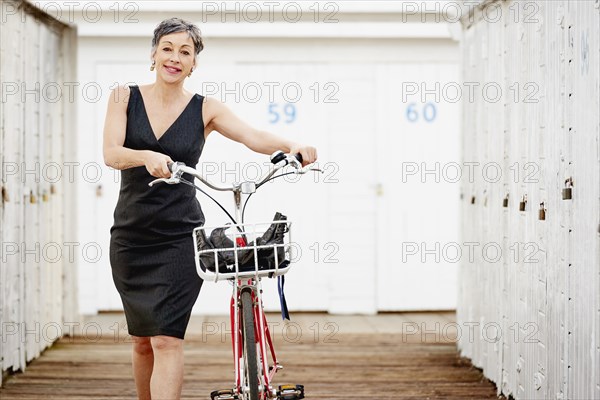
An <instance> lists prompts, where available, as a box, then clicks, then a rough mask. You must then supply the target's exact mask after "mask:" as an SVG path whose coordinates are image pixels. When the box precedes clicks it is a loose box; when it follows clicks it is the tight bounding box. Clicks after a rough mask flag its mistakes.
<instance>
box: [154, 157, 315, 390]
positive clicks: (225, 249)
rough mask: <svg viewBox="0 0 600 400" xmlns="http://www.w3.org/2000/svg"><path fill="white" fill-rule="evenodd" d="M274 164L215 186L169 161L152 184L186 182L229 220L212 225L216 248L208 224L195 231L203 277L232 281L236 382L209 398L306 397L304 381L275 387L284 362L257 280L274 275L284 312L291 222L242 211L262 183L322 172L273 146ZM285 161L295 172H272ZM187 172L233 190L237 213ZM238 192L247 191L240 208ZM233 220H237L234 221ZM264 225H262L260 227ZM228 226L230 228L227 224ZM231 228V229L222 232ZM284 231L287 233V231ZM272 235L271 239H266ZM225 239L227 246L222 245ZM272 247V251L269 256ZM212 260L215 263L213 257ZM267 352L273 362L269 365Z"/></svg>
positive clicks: (278, 168) (197, 173) (212, 279)
mask: <svg viewBox="0 0 600 400" xmlns="http://www.w3.org/2000/svg"><path fill="white" fill-rule="evenodd" d="M271 162H272V163H273V165H274V167H273V169H272V170H271V171H270V172H269V173H268V174H267V175H266V176H265V177H264V178H263V179H262V180H260V181H259V182H252V181H246V182H242V183H234V184H233V185H232V186H231V187H218V186H215V185H213V184H211V183H210V182H208V181H207V180H206V179H205V178H204V177H203V176H202V175H201V174H200V173H199V172H198V171H197V170H196V169H194V168H191V167H187V166H185V165H184V164H183V163H180V162H175V163H169V170H170V171H171V177H170V178H159V179H155V180H153V181H152V182H150V183H149V185H150V186H152V185H154V184H156V183H158V182H165V183H168V184H178V183H184V184H187V185H190V186H193V187H194V188H195V189H196V190H198V191H200V192H202V193H203V194H205V195H207V196H208V197H209V198H211V199H212V200H213V201H214V202H215V203H217V205H218V206H219V207H220V208H221V209H222V210H223V211H224V212H225V213H226V214H227V216H228V217H229V219H230V220H231V221H232V222H233V224H229V225H224V226H218V227H212V233H211V236H210V237H211V238H212V236H213V235H214V233H215V232H218V233H219V235H218V236H216V237H215V240H214V241H216V239H218V240H219V241H220V242H221V247H215V246H214V244H213V241H211V240H209V239H208V237H207V235H206V229H211V228H209V227H204V226H202V227H197V228H196V229H194V231H193V239H194V247H195V253H196V257H195V259H196V269H197V272H198V275H200V277H201V278H202V279H204V280H205V281H212V282H218V281H223V280H227V281H229V282H230V283H231V284H232V286H233V291H232V297H231V302H230V320H231V326H232V347H233V358H234V364H235V386H234V388H232V389H225V390H215V391H213V392H212V393H211V400H234V399H235V400H266V399H280V400H294V399H302V398H304V386H303V385H279V386H278V388H277V389H275V388H274V387H273V385H272V380H273V378H274V376H275V374H276V373H277V371H278V370H280V369H282V368H283V366H282V365H281V364H280V363H279V362H278V360H277V356H276V354H275V348H274V346H273V340H272V337H271V333H270V332H269V328H268V324H267V319H266V316H265V313H264V309H263V303H262V286H261V279H262V278H264V277H269V278H273V277H277V279H278V289H279V295H280V301H281V307H282V314H283V315H285V314H287V305H286V304H285V297H284V296H283V285H284V275H285V274H286V273H287V272H288V271H289V269H290V268H291V261H292V257H291V251H292V246H291V242H290V236H291V232H290V228H291V222H290V221H288V220H287V219H286V218H285V217H283V216H282V215H281V214H279V213H277V214H276V216H275V218H274V221H269V222H265V223H253V224H246V223H244V212H245V209H246V205H247V203H248V200H249V199H250V197H251V196H252V194H254V193H255V192H256V191H257V189H258V188H260V187H261V186H262V185H264V184H265V183H267V182H269V181H271V180H273V179H276V178H279V177H282V176H285V175H289V174H305V173H306V172H308V171H317V172H322V171H321V170H319V169H316V168H310V166H307V167H304V168H303V167H302V156H301V155H300V154H297V155H285V154H284V153H283V152H282V151H277V152H275V153H273V155H272V156H271ZM286 166H292V167H293V172H286V173H281V174H279V175H275V173H276V172H277V171H279V170H281V169H282V168H284V167H286ZM185 173H187V174H189V175H191V176H193V177H194V178H196V179H198V180H199V181H201V182H202V183H204V184H205V185H206V186H208V187H209V188H211V189H213V190H217V191H231V192H233V197H234V204H235V218H234V217H233V216H232V215H231V214H230V213H229V212H228V211H227V210H226V209H225V208H224V207H223V206H222V205H221V204H220V203H219V202H218V201H217V200H215V199H214V198H213V197H211V196H210V195H209V194H208V193H206V192H205V191H204V190H202V189H201V188H199V187H198V186H196V185H195V184H194V182H193V181H188V180H186V179H184V178H183V177H182V175H183V174H185ZM242 195H247V197H246V201H245V202H244V204H243V207H242ZM237 221H241V223H238V222H237ZM264 226H268V228H266V229H265V230H263V228H262V227H264ZM229 228H232V229H229ZM227 230H229V232H226V231H227ZM286 234H287V236H286ZM265 236H266V237H267V239H269V238H272V237H274V239H273V240H270V241H269V240H265ZM223 242H224V243H225V245H223ZM271 252H272V255H271ZM213 261H214V262H213ZM267 351H269V352H270V355H271V359H272V364H271V365H269V361H268V354H267Z"/></svg>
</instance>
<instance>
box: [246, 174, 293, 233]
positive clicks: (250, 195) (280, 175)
mask: <svg viewBox="0 0 600 400" xmlns="http://www.w3.org/2000/svg"><path fill="white" fill-rule="evenodd" d="M297 173H298V172H296V171H292V172H286V173H285V174H279V175H276V176H272V177H271V178H269V179H267V180H266V181H264V182H263V183H261V184H260V185H258V186H256V189H258V188H259V187H261V186H262V185H264V184H265V183H267V182H269V181H272V180H273V179H276V178H281V177H282V176H285V175H291V174H297ZM254 193H256V192H254ZM254 193H250V194H249V195H248V197H246V201H244V207H242V224H243V223H244V213H245V212H246V205H247V204H248V200H250V197H252V195H253V194H254Z"/></svg>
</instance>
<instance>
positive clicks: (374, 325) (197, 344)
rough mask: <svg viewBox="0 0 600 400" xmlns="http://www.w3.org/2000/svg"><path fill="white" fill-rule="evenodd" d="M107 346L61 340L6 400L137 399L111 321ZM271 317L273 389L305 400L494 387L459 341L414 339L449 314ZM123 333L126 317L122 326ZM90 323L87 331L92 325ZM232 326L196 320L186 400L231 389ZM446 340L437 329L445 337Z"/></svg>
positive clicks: (10, 388)
mask: <svg viewBox="0 0 600 400" xmlns="http://www.w3.org/2000/svg"><path fill="white" fill-rule="evenodd" d="M95 318H96V319H95V320H94V322H93V323H94V324H96V325H95V327H97V326H101V329H102V332H103V333H104V336H103V337H102V338H101V339H96V338H94V336H95V332H96V329H93V330H89V329H88V335H82V336H75V337H73V338H69V337H65V338H63V339H62V340H60V341H59V342H58V343H56V344H55V345H54V346H52V347H51V348H50V349H48V350H46V351H45V352H44V354H43V355H42V357H40V358H39V359H37V360H34V361H33V362H32V363H31V364H30V365H29V366H28V367H27V370H26V372H25V373H17V374H14V375H13V376H10V377H9V379H8V380H7V381H6V382H5V385H4V387H3V388H2V389H0V399H2V400H9V399H36V400H37V399H64V400H75V399H113V400H116V399H133V398H135V391H134V388H133V381H132V374H131V367H130V346H131V344H130V343H129V342H128V340H127V336H126V335H125V334H124V333H123V332H121V334H120V335H117V337H115V325H114V324H115V316H109V317H108V318H107V317H104V319H103V320H102V318H100V320H98V317H95ZM292 318H293V321H292V323H291V324H290V323H287V324H283V322H282V321H281V318H278V317H277V315H269V321H270V323H272V331H273V335H274V337H275V344H276V349H278V356H279V358H280V360H281V363H282V364H283V365H284V369H283V370H281V371H280V372H279V373H278V374H277V376H276V383H278V384H281V383H301V384H304V385H305V387H306V394H307V395H306V398H307V399H328V400H338V399H339V400H341V399H415V400H416V399H419V400H420V399H492V398H497V396H496V388H495V386H494V385H493V383H491V382H489V381H488V380H487V379H485V378H484V377H483V375H482V373H481V371H479V370H478V369H476V368H473V367H472V366H471V364H470V363H469V362H468V360H465V359H461V358H460V357H459V356H458V353H457V350H456V345H455V343H454V338H455V337H456V335H452V334H448V332H449V330H448V329H446V333H447V335H448V337H444V336H443V335H441V334H440V335H436V334H431V333H430V334H428V335H421V334H420V333H417V334H415V333H413V331H414V329H413V327H415V326H418V327H421V328H427V329H428V330H431V329H433V327H434V326H435V324H436V323H437V324H440V325H439V326H440V328H441V327H443V326H444V325H443V324H447V323H449V322H452V320H453V314H449V313H438V314H434V313H427V314H384V315H379V316H372V317H370V316H368V317H366V316H345V317H344V316H330V315H327V314H296V315H292ZM117 319H118V321H116V322H118V323H120V324H121V325H124V324H123V322H124V321H123V319H122V316H119V317H117ZM88 323H89V321H88ZM228 330H229V325H228V324H227V323H226V318H223V317H194V318H193V319H192V321H191V324H190V327H189V329H188V336H187V337H186V344H185V357H186V358H185V377H184V389H183V398H185V399H208V398H209V393H210V391H212V390H214V389H222V388H228V387H230V386H231V380H232V376H233V375H232V374H233V370H232V361H231V344H230V335H229V334H228ZM441 331H442V330H441V329H440V332H441Z"/></svg>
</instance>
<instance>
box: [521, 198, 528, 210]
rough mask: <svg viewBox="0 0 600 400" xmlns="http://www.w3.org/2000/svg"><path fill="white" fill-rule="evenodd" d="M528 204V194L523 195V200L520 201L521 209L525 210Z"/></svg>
mask: <svg viewBox="0 0 600 400" xmlns="http://www.w3.org/2000/svg"><path fill="white" fill-rule="evenodd" d="M526 205H527V195H525V196H523V198H522V199H521V202H520V203H519V211H525V206H526Z"/></svg>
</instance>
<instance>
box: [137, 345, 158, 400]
mask: <svg viewBox="0 0 600 400" xmlns="http://www.w3.org/2000/svg"><path fill="white" fill-rule="evenodd" d="M132 338H133V355H132V363H133V377H134V379H135V387H136V389H137V393H138V399H139V400H150V399H151V397H150V377H151V376H152V368H153V367H154V352H153V351H152V344H151V343H150V338H149V337H138V336H132Z"/></svg>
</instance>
